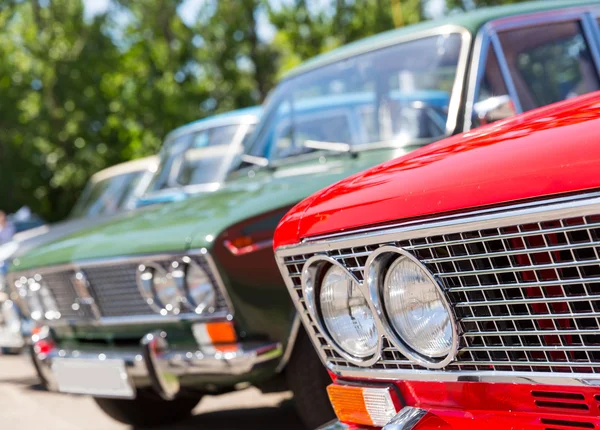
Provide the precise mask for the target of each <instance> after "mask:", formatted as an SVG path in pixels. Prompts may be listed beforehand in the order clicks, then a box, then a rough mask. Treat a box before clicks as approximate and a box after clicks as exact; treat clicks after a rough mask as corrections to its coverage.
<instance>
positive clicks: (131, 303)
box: [83, 263, 154, 317]
mask: <svg viewBox="0 0 600 430" xmlns="http://www.w3.org/2000/svg"><path fill="white" fill-rule="evenodd" d="M138 265H139V263H128V264H119V265H114V266H108V267H107V266H94V267H88V268H83V273H85V276H86V278H87V280H88V282H89V283H90V287H91V290H92V291H91V292H92V295H93V297H94V300H95V301H96V304H97V305H98V308H99V310H100V314H101V315H102V316H105V317H118V316H126V315H147V314H153V313H154V311H153V310H152V308H150V306H148V304H147V303H146V301H145V300H144V299H143V297H142V296H141V295H140V292H139V291H138V287H137V270H138Z"/></svg>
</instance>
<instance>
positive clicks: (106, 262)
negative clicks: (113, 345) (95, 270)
mask: <svg viewBox="0 0 600 430" xmlns="http://www.w3.org/2000/svg"><path fill="white" fill-rule="evenodd" d="M198 255H201V256H203V257H204V258H205V259H206V264H207V265H208V267H209V269H210V270H211V272H212V275H213V276H214V279H215V281H216V283H217V285H216V288H218V289H219V292H220V293H221V294H222V296H223V298H224V300H225V303H226V304H227V310H226V311H219V312H214V313H211V314H200V315H198V314H194V313H182V314H179V315H165V316H163V315H158V314H156V315H152V314H148V315H136V316H118V317H100V318H98V319H67V318H61V319H59V320H56V321H44V322H45V323H47V324H48V325H49V326H64V325H77V326H86V325H92V326H115V325H126V324H152V323H165V322H178V321H193V322H199V321H215V320H226V321H232V320H233V316H234V311H233V304H232V302H231V298H230V297H229V294H228V292H227V288H226V287H225V284H224V282H223V279H222V278H221V274H220V273H219V271H218V270H217V266H216V264H215V262H214V259H213V258H212V256H211V255H210V253H209V252H208V250H207V249H206V248H200V249H193V250H188V251H185V250H183V251H180V252H168V253H156V254H152V253H148V254H136V255H128V256H125V257H109V258H97V259H89V260H80V261H77V262H73V263H67V264H61V265H56V266H44V267H39V268H32V269H25V270H23V271H18V270H14V271H12V272H10V273H9V278H8V279H9V286H10V288H11V290H12V291H13V292H14V283H15V281H16V279H18V278H19V277H20V276H24V275H25V274H28V275H35V274H39V275H42V276H43V275H44V274H45V273H55V272H60V271H65V270H73V271H75V272H79V271H81V270H83V269H86V268H88V267H101V266H111V265H114V264H123V263H140V264H146V263H145V262H149V261H152V262H157V261H164V260H167V261H168V260H170V259H178V258H182V257H184V256H198ZM14 266H15V267H16V268H18V265H17V264H15V265H14ZM15 293H16V295H17V296H18V293H17V292H15ZM140 296H141V294H140ZM141 297H143V296H141Z"/></svg>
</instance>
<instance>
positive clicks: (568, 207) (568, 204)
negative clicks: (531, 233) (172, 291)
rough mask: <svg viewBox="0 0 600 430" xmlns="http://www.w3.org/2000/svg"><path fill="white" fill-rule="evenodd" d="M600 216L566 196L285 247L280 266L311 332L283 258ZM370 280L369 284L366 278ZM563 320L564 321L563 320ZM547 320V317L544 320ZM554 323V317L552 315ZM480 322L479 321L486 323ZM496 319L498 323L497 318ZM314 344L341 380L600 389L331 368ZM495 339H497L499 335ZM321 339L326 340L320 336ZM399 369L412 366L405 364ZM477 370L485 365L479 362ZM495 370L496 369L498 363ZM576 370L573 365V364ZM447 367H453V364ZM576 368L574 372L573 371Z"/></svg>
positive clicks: (553, 379)
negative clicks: (473, 382) (571, 218)
mask: <svg viewBox="0 0 600 430" xmlns="http://www.w3.org/2000/svg"><path fill="white" fill-rule="evenodd" d="M598 213H600V193H597V192H596V193H589V194H584V195H579V196H567V197H560V198H554V199H548V200H545V201H537V202H530V203H525V204H516V205H513V206H509V207H503V208H493V209H487V210H483V211H473V212H470V213H465V214H462V216H457V215H451V216H447V217H439V218H436V219H433V220H426V221H421V222H420V223H419V222H418V221H413V222H410V223H407V224H405V225H397V226H392V227H387V228H385V227H384V228H381V229H377V230H374V229H370V228H366V229H364V230H362V231H360V230H359V231H355V232H352V233H351V234H347V233H346V235H345V237H344V236H341V235H339V234H334V235H331V236H330V237H329V238H327V237H326V236H321V237H319V238H318V239H316V240H314V241H313V240H311V241H306V242H304V243H300V244H298V245H291V246H286V247H281V248H278V249H277V250H276V253H275V255H276V260H277V263H278V265H279V268H280V271H281V273H282V276H283V278H284V280H285V283H286V286H287V287H288V290H289V292H290V294H291V296H292V298H293V301H294V303H295V305H296V307H297V309H298V310H299V312H300V313H301V315H302V317H303V320H304V324H305V326H307V327H311V322H310V320H309V319H308V316H307V313H306V312H304V311H303V307H302V306H303V305H302V303H300V301H299V298H298V295H297V293H296V288H297V287H296V286H295V285H294V284H293V283H292V280H291V278H290V277H289V276H288V271H287V268H286V262H285V257H287V256H296V255H301V254H312V253H317V254H318V253H319V252H323V251H333V250H337V249H341V248H353V247H360V246H367V245H373V244H385V243H389V242H395V241H399V240H405V239H414V238H419V237H427V236H437V235H445V234H451V233H458V232H463V231H471V230H482V229H489V228H498V227H506V226H511V225H517V224H527V223H528V222H533V221H535V222H543V221H550V220H555V219H564V218H570V217H583V216H586V215H594V214H598ZM365 279H366V278H365ZM580 315H583V314H574V315H570V314H569V315H567V316H566V317H572V316H574V317H579V316H580ZM561 316H562V315H561ZM542 317H543V315H542ZM552 317H553V318H555V317H556V315H552ZM482 318H484V317H479V318H477V319H482ZM493 318H498V317H493ZM307 331H308V332H309V334H310V335H311V339H312V341H313V343H314V345H315V348H316V349H317V351H318V352H319V356H320V357H321V359H322V361H323V363H324V364H325V365H326V366H327V367H328V368H329V369H330V370H331V371H332V372H334V373H336V374H337V375H339V376H342V377H356V378H369V379H377V380H431V379H436V380H440V381H467V380H469V381H481V382H519V383H529V384H554V385H598V386H600V374H586V373H583V374H574V373H573V374H549V373H543V372H512V371H511V372H508V371H507V372H501V371H489V372H481V371H466V370H464V371H463V370H460V371H454V370H446V371H439V370H409V369H406V370H393V369H373V368H371V369H358V368H347V367H337V366H335V365H332V364H330V365H328V364H327V363H328V357H327V356H326V354H325V351H324V349H323V348H321V343H320V340H319V337H317V335H316V334H315V333H313V332H311V331H310V330H307ZM496 335H497V333H496ZM319 336H322V335H321V334H319ZM400 364H409V362H408V361H407V362H404V361H403V362H402V363H400ZM469 364H471V363H469V362H460V363H457V365H459V366H460V365H465V366H466V365H469ZM476 364H478V365H481V364H486V363H485V362H479V361H478V362H477V363H476ZM493 364H496V365H497V364H498V363H496V362H494V363H493ZM505 364H506V365H515V366H521V365H523V363H522V362H518V361H517V362H514V363H509V362H507V363H505ZM536 365H539V366H544V365H548V366H561V365H563V366H564V365H565V364H564V363H562V364H561V363H558V362H556V363H541V362H540V363H536ZM569 365H571V366H572V364H569ZM449 366H455V364H450V365H449ZM582 366H584V367H598V366H600V363H598V364H594V363H585V364H582ZM575 367H576V366H575Z"/></svg>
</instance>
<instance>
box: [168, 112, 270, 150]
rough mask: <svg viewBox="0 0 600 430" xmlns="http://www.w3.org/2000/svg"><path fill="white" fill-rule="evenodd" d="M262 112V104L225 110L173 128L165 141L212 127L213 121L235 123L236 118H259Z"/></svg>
mask: <svg viewBox="0 0 600 430" xmlns="http://www.w3.org/2000/svg"><path fill="white" fill-rule="evenodd" d="M261 113H262V107H261V106H252V107H247V108H243V109H236V110H232V111H230V112H224V113H219V114H216V115H211V116H207V117H206V118H202V119H199V120H196V121H192V122H190V123H188V124H185V125H182V126H181V127H177V128H176V129H174V130H172V131H171V132H169V134H167V136H166V137H165V142H166V141H167V140H171V139H174V138H176V137H177V136H180V135H182V134H186V133H190V132H192V131H196V130H199V129H204V128H208V127H211V126H212V125H213V123H215V124H217V123H220V122H221V121H223V122H226V121H228V120H231V121H230V122H231V123H235V122H237V121H236V119H237V120H241V119H242V118H245V117H255V119H256V120H258V119H259V118H260V115H261Z"/></svg>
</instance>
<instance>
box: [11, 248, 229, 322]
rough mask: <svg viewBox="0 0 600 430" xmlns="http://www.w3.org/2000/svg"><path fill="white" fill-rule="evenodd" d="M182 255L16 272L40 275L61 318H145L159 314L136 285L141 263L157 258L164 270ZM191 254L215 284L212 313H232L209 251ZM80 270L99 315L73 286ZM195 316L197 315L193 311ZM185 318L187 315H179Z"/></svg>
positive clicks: (18, 275) (22, 274) (107, 261)
mask: <svg viewBox="0 0 600 430" xmlns="http://www.w3.org/2000/svg"><path fill="white" fill-rule="evenodd" d="M181 257H183V255H160V256H153V255H147V256H140V257H132V258H127V259H123V260H122V261H120V260H115V261H109V260H106V261H99V262H90V263H87V264H86V263H85V262H84V263H81V264H80V265H77V266H63V267H57V268H52V267H49V268H44V269H40V270H39V271H29V272H27V273H17V274H15V275H13V276H14V277H15V278H18V277H22V276H24V277H27V278H30V277H34V276H36V275H38V274H39V275H41V279H42V282H44V283H45V284H46V285H47V286H48V288H49V289H50V291H51V292H52V294H53V296H54V298H55V299H56V302H57V305H58V307H59V311H60V313H61V319H69V320H89V319H93V318H96V317H97V316H99V317H101V318H111V317H133V318H135V317H145V316H157V313H156V312H155V311H154V310H153V309H152V308H151V307H150V306H149V305H148V303H146V301H145V299H144V298H143V297H142V295H141V294H140V292H139V290H138V286H137V271H138V267H139V265H140V264H143V263H145V262H148V261H154V262H156V263H157V264H159V265H161V266H163V267H164V268H165V269H167V268H168V266H169V265H170V264H171V262H173V261H175V260H181ZM189 257H190V258H191V259H192V260H194V261H195V262H196V263H197V264H198V265H200V266H201V267H202V268H203V269H204V270H205V271H206V272H207V273H208V275H209V277H210V279H211V282H212V284H213V285H214V287H215V291H216V295H217V301H216V306H215V309H214V311H213V313H215V314H217V313H219V314H221V313H223V312H227V313H230V309H229V308H230V306H229V305H228V300H227V298H226V295H225V294H226V293H225V292H224V287H223V286H222V283H221V282H220V278H219V277H218V274H216V273H214V269H213V267H214V265H213V264H212V262H211V261H209V259H210V257H209V256H208V255H207V254H206V253H202V254H193V255H189ZM77 272H82V273H83V274H84V275H85V278H86V279H87V283H88V286H89V294H90V296H91V297H92V298H93V299H94V306H95V307H97V310H98V315H95V314H94V312H93V310H92V308H91V307H90V306H86V305H79V303H78V298H79V297H78V294H77V291H76V289H75V288H74V285H73V278H74V276H75V274H76V273H77ZM194 315H195V314H194ZM180 316H181V317H184V316H185V314H180Z"/></svg>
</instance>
